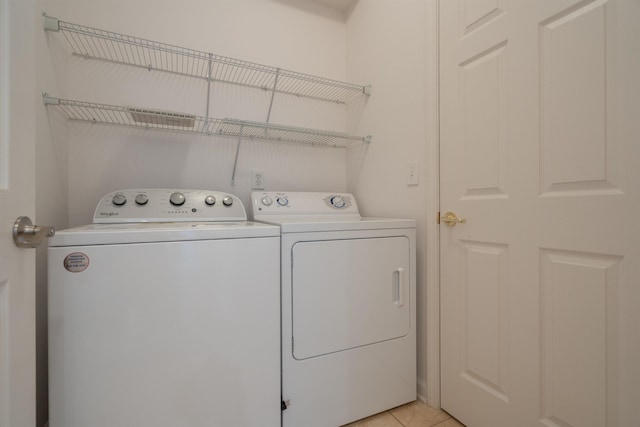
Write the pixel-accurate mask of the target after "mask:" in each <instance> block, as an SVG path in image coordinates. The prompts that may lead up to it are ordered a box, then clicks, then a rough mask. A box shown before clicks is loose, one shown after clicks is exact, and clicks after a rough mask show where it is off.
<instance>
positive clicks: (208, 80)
mask: <svg viewBox="0 0 640 427" xmlns="http://www.w3.org/2000/svg"><path fill="white" fill-rule="evenodd" d="M212 66H213V53H210V54H209V65H208V68H207V115H206V117H207V118H209V102H210V100H211V70H212Z"/></svg>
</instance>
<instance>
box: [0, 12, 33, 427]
mask: <svg viewBox="0 0 640 427" xmlns="http://www.w3.org/2000/svg"><path fill="white" fill-rule="evenodd" d="M34 8H35V2H34V1H33V0H0V226H1V229H0V427H23V426H24V427H32V426H35V424H36V417H35V386H36V382H35V252H34V251H35V249H19V248H18V247H16V246H15V245H14V243H13V238H12V226H13V222H14V221H15V219H16V218H17V217H18V216H22V215H29V216H31V218H33V214H34V213H35V168H34V164H35V156H34V147H35V129H34V126H35V111H34V108H35V107H34V106H35V105H36V100H37V95H36V90H35V84H36V78H35V54H34V51H35V44H34V43H35V42H34V40H35V36H36V29H35V23H36V19H37V18H36V16H37V15H36V13H35V9H34Z"/></svg>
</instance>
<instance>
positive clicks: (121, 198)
mask: <svg viewBox="0 0 640 427" xmlns="http://www.w3.org/2000/svg"><path fill="white" fill-rule="evenodd" d="M111 203H113V204H114V205H116V206H122V205H124V204H125V203H127V197H126V196H125V195H124V194H120V193H118V194H116V195H115V196H113V199H111Z"/></svg>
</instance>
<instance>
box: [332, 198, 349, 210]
mask: <svg viewBox="0 0 640 427" xmlns="http://www.w3.org/2000/svg"><path fill="white" fill-rule="evenodd" d="M331 204H332V205H333V206H334V207H336V208H339V209H340V208H344V207H345V206H346V205H347V202H346V200H344V197H342V196H333V197H332V198H331Z"/></svg>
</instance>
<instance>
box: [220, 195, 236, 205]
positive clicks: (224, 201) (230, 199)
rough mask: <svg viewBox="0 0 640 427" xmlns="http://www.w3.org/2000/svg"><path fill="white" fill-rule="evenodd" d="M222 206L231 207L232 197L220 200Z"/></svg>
mask: <svg viewBox="0 0 640 427" xmlns="http://www.w3.org/2000/svg"><path fill="white" fill-rule="evenodd" d="M222 204H223V205H225V206H231V205H232V204H233V197H231V196H224V198H223V199H222Z"/></svg>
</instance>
